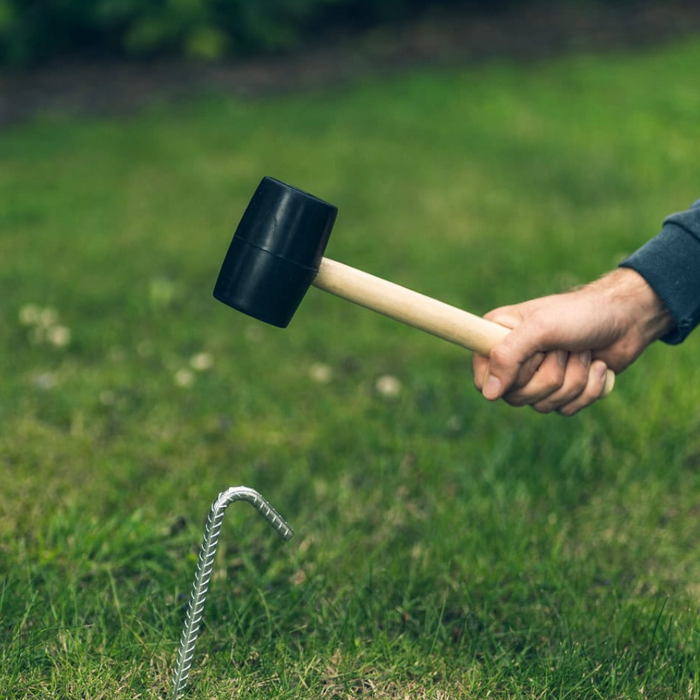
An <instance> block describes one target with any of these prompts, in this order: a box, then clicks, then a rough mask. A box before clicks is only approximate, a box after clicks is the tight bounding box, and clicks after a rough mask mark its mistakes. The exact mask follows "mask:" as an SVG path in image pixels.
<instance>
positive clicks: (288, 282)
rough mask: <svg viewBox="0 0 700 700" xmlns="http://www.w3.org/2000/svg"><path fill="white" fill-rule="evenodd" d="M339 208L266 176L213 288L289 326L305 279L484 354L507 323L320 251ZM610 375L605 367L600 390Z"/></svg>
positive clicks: (608, 387)
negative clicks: (463, 309)
mask: <svg viewBox="0 0 700 700" xmlns="http://www.w3.org/2000/svg"><path fill="white" fill-rule="evenodd" d="M337 213H338V209H337V208H336V207H334V206H333V205H332V204H329V203H328V202H324V201H323V200H322V199H318V198H317V197H314V196H313V195H311V194H308V193H307V192H303V191H302V190H299V189H297V188H295V187H292V186H291V185H287V184H285V183H284V182H280V181H279V180H275V179H274V178H271V177H265V178H263V180H262V182H261V183H260V185H259V186H258V189H257V190H256V191H255V194H254V195H253V198H252V199H251V201H250V204H248V207H247V209H246V210H245V213H244V214H243V218H242V219H241V222H240V224H239V225H238V228H237V229H236V233H235V234H234V236H233V240H232V241H231V245H230V247H229V249H228V253H227V254H226V258H225V260H224V264H223V266H222V267H221V272H220V273H219V278H218V280H217V282H216V287H215V288H214V296H215V297H216V298H217V299H218V300H219V301H221V302H223V303H224V304H227V305H228V306H231V307H233V308H234V309H237V310H238V311H242V312H243V313H246V314H248V315H249V316H253V317H254V318H257V319H259V320H260V321H264V322H265V323H270V324H272V325H273V326H278V327H280V328H286V327H287V325H288V324H289V322H290V321H291V319H292V316H293V315H294V312H295V311H296V310H297V308H298V306H299V304H300V303H301V300H302V298H303V297H304V294H306V290H307V289H308V288H309V286H310V285H313V286H314V287H318V288H319V289H323V290H325V291H326V292H331V294H335V295H336V296H339V297H342V298H343V299H347V300H348V301H352V302H354V303H355V304H359V305H360V306H364V307H365V308H368V309H371V310H372V311H376V312H378V313H380V314H384V315H385V316H389V317H390V318H393V319H395V320H397V321H401V322H402V323H405V324H407V325H409V326H413V327H414V328H418V329H420V330H422V331H425V332H426V333H432V334H433V335H436V336H438V337H439V338H443V339H444V340H448V341H449V342H451V343H455V344H457V345H461V346H462V347H465V348H467V349H469V350H472V351H474V352H478V353H480V354H481V355H488V354H489V352H490V351H491V348H492V347H493V346H494V345H496V344H497V343H499V342H500V341H501V340H502V339H503V338H504V337H505V336H506V335H508V333H510V329H508V328H505V327H504V326H501V325H499V324H497V323H493V322H492V321H487V320H486V319H484V318H481V317H480V316H476V315H474V314H470V313H468V312H467V311H462V310H461V309H457V308H455V307H454V306H450V305H449V304H445V303H443V302H441V301H437V300H436V299H432V298H430V297H427V296H425V295H423V294H419V293H418V292H414V291H411V290H410V289H406V288H405V287H400V286H399V285H397V284H393V283H392V282H388V281H386V280H383V279H380V278H379V277H374V276H373V275H369V274H367V273H366V272H362V271H360V270H356V269H355V268H352V267H349V266H347V265H343V264H342V263H339V262H335V261H334V260H329V259H328V258H324V257H323V253H324V251H325V249H326V244H327V243H328V238H329V237H330V234H331V229H332V228H333V223H334V222H335V217H336V214H337ZM614 383H615V375H614V373H613V372H612V371H610V370H608V375H607V378H606V382H605V390H604V395H607V394H609V393H610V391H612V388H613V385H614Z"/></svg>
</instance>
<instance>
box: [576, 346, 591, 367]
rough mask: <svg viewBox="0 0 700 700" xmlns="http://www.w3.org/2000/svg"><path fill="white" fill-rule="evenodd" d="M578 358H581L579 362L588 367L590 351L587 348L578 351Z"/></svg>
mask: <svg viewBox="0 0 700 700" xmlns="http://www.w3.org/2000/svg"><path fill="white" fill-rule="evenodd" d="M578 359H579V360H581V364H583V365H584V366H585V367H588V365H590V364H591V353H590V352H589V351H588V350H584V351H583V352H580V353H579V355H578Z"/></svg>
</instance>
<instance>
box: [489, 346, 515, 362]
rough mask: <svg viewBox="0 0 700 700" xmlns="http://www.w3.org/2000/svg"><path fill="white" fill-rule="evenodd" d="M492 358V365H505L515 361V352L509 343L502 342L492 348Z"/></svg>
mask: <svg viewBox="0 0 700 700" xmlns="http://www.w3.org/2000/svg"><path fill="white" fill-rule="evenodd" d="M490 359H491V365H492V366H497V367H503V366H506V365H509V364H511V363H512V362H513V353H512V352H511V350H510V348H509V347H508V346H507V345H504V344H503V343H501V344H499V345H496V346H495V347H494V348H493V350H491V355H490Z"/></svg>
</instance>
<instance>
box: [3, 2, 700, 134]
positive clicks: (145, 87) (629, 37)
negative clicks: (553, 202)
mask: <svg viewBox="0 0 700 700" xmlns="http://www.w3.org/2000/svg"><path fill="white" fill-rule="evenodd" d="M620 5H621V6H616V7H612V6H607V7H602V6H601V7H595V8H591V7H590V6H589V7H585V8H584V7H575V6H571V5H570V4H569V3H565V4H563V5H562V4H560V3H556V2H542V3H539V4H535V5H531V6H529V7H519V8H514V9H511V10H508V11H504V12H501V13H498V14H489V15H483V14H474V13H473V12H467V11H464V10H462V11H451V12H449V13H431V14H426V15H424V16H422V17H420V18H417V19H415V20H413V21H411V22H407V23H404V24H402V25H399V26H391V27H378V28H375V29H372V30H367V31H364V32H360V33H356V34H353V35H349V36H336V37H333V38H328V39H326V40H325V41H324V42H323V44H321V45H319V46H317V47H315V48H313V49H307V50H304V51H300V52H298V53H295V54H291V55H285V56H272V57H262V58H255V59H245V60H239V61H235V62H226V63H216V64H208V63H196V62H185V61H159V62H149V63H135V62H126V61H121V62H120V61H112V62H109V61H90V60H87V59H83V60H81V61H72V62H57V63H54V64H51V65H47V66H43V67H39V68H35V69H32V70H25V71H16V72H12V71H4V72H3V71H0V125H8V124H12V123H18V122H22V121H25V120H27V119H29V118H31V117H33V116H36V115H39V114H46V113H51V114H57V113H58V114H68V115H80V114H120V113H129V112H133V111H134V110H137V109H139V108H140V107H142V106H145V105H147V104H149V103H150V102H153V101H154V100H157V101H163V100H166V101H177V100H181V99H184V98H188V97H191V96H194V95H196V94H201V93H202V92H223V93H227V94H232V95H238V96H243V97H256V96H262V95H269V94H276V93H282V92H285V91H291V90H295V91H299V90H306V89H314V88H318V87H325V86H329V85H342V84H347V83H348V82H351V81H354V80H358V79H360V78H362V77H363V76H366V75H369V74H378V73H379V74H391V73H395V72H397V71H401V70H404V69H407V68H410V67H415V66H425V65H448V64H449V65H457V64H461V65H468V64H474V63H478V62H483V61H486V60H489V59H494V58H505V59H509V60H517V61H535V60H542V59H546V58H549V57H552V56H556V55H560V54H563V53H567V52H568V53H572V52H579V53H580V52H590V51H597V52H600V51H606V50H616V49H620V48H626V47H631V46H639V45H649V44H656V43H668V42H672V41H676V40H678V39H679V38H682V37H684V36H690V35H692V34H694V33H698V32H700V3H699V2H697V0H670V1H668V2H661V1H658V0H657V1H651V0H628V2H623V3H620Z"/></svg>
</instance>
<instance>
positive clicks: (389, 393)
mask: <svg viewBox="0 0 700 700" xmlns="http://www.w3.org/2000/svg"><path fill="white" fill-rule="evenodd" d="M374 386H375V388H376V390H377V393H379V394H380V395H381V396H384V397H385V398H387V399H395V398H396V397H397V396H399V395H400V394H401V389H402V388H403V387H402V385H401V382H400V381H399V380H398V379H397V378H396V377H394V376H393V375H391V374H384V375H382V376H381V377H379V378H378V379H377V381H376V383H375V385H374Z"/></svg>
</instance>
